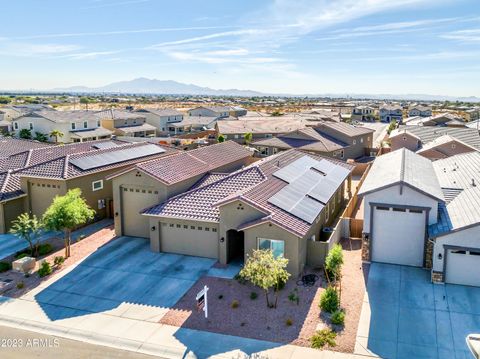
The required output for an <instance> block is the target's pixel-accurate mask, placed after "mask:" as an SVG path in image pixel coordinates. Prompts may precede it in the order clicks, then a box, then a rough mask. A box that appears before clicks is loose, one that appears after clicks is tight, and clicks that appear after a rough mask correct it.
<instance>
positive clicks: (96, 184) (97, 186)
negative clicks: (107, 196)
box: [92, 180, 103, 191]
mask: <svg viewBox="0 0 480 359" xmlns="http://www.w3.org/2000/svg"><path fill="white" fill-rule="evenodd" d="M102 188H103V180H99V181H94V182H92V191H99V190H101V189H102Z"/></svg>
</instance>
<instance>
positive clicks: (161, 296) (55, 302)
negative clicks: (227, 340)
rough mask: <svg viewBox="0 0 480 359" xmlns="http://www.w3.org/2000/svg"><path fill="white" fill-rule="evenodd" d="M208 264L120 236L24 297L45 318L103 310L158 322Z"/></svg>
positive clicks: (203, 271) (204, 260)
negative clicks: (39, 309)
mask: <svg viewBox="0 0 480 359" xmlns="http://www.w3.org/2000/svg"><path fill="white" fill-rule="evenodd" d="M214 263H215V260H213V259H208V258H199V257H190V256H182V255H176V254H167V253H154V252H151V251H150V247H149V241H148V240H147V239H143V238H132V237H121V238H118V239H116V240H114V241H113V242H111V243H109V244H107V245H106V246H104V247H102V248H100V249H99V250H97V251H96V252H95V253H93V254H92V255H90V256H89V257H88V258H87V259H85V260H84V261H83V262H81V263H80V264H79V265H78V266H76V267H75V268H74V269H72V270H71V271H70V272H69V273H67V274H66V275H63V276H62V277H61V278H60V279H58V280H56V281H54V282H53V283H51V284H49V285H48V286H46V287H44V288H41V289H39V288H36V290H35V291H32V292H30V293H29V295H30V297H32V299H34V300H35V301H36V302H37V303H38V304H39V305H40V306H41V308H42V309H43V311H44V312H45V314H46V315H47V316H48V317H49V318H50V319H51V320H61V319H66V318H71V317H76V316H83V315H85V314H91V313H99V312H108V314H109V315H114V316H121V317H127V318H132V319H139V320H150V321H158V320H159V319H160V318H161V317H162V316H163V314H165V312H166V311H167V310H168V308H169V307H171V306H173V305H174V304H175V303H176V302H177V301H178V300H179V299H180V298H181V297H182V296H183V295H184V294H185V292H187V291H188V290H189V289H190V287H191V286H192V285H193V284H194V283H195V282H196V281H197V280H198V278H200V277H201V276H202V275H204V274H206V273H207V272H208V270H209V269H210V267H211V266H212V265H213V264H214Z"/></svg>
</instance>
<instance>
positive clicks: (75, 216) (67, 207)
mask: <svg viewBox="0 0 480 359" xmlns="http://www.w3.org/2000/svg"><path fill="white" fill-rule="evenodd" d="M94 215H95V211H94V210H93V209H91V208H90V207H89V206H88V205H87V203H86V201H85V199H84V198H83V197H82V191H81V190H80V189H79V188H75V189H71V190H69V191H68V192H67V194H66V195H65V196H56V197H55V198H54V199H53V203H52V204H51V205H50V207H48V209H47V211H46V212H45V214H44V215H43V221H44V223H45V226H46V227H47V228H48V229H50V230H55V231H63V232H64V233H65V257H66V258H68V257H70V242H71V238H70V237H71V233H72V230H73V229H74V228H75V227H78V226H80V225H82V224H85V223H87V222H88V221H89V220H92V219H93V217H94Z"/></svg>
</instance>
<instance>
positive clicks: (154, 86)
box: [49, 77, 480, 102]
mask: <svg viewBox="0 0 480 359" xmlns="http://www.w3.org/2000/svg"><path fill="white" fill-rule="evenodd" d="M49 91H51V92H64V93H114V94H156V95H161V94H163V95H200V96H238V97H253V96H285V97H288V96H291V97H316V98H319V97H326V98H327V97H328V98H352V99H374V100H412V101H413V100H420V101H421V100H423V101H462V102H480V97H476V96H470V97H456V96H442V95H428V94H401V95H394V94H376V95H373V94H348V93H343V94H339V93H327V94H302V95H292V94H288V93H281V94H280V93H277V94H273V93H263V92H258V91H253V90H238V89H224V90H218V89H212V88H209V87H202V86H197V85H194V84H185V83H181V82H177V81H172V80H157V79H148V78H144V77H141V78H137V79H133V80H129V81H119V82H114V83H111V84H108V85H105V86H101V87H86V86H73V87H67V88H55V89H52V90H49Z"/></svg>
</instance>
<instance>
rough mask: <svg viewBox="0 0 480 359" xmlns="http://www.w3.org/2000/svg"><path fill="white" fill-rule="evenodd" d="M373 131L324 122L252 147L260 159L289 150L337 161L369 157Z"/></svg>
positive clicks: (341, 123) (257, 143) (268, 139)
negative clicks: (292, 149)
mask: <svg viewBox="0 0 480 359" xmlns="http://www.w3.org/2000/svg"><path fill="white" fill-rule="evenodd" d="M373 132H374V130H372V129H368V128H365V127H356V126H353V125H349V124H347V123H344V122H338V123H334V122H325V123H320V124H317V126H315V127H306V128H303V129H298V130H295V131H292V132H289V133H286V134H283V135H279V136H277V137H272V138H267V139H263V140H258V141H255V142H253V143H252V144H251V146H252V147H254V148H256V149H257V150H258V154H259V155H260V156H269V155H274V154H276V153H278V152H279V151H285V150H288V149H291V148H296V149H301V150H304V151H308V152H311V153H316V154H321V155H324V156H328V157H333V158H337V159H339V160H347V159H357V158H361V157H364V156H369V152H370V150H371V149H372V146H373Z"/></svg>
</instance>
